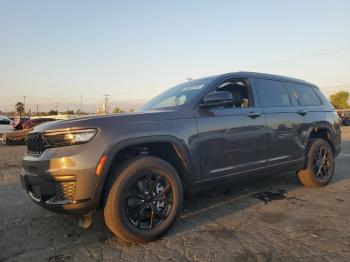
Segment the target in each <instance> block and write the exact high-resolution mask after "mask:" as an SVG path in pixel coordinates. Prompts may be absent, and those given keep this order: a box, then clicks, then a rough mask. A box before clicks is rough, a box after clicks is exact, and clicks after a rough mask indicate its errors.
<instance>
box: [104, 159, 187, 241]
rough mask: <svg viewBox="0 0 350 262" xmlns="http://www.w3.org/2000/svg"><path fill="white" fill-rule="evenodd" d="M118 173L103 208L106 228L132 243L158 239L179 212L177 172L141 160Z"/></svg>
mask: <svg viewBox="0 0 350 262" xmlns="http://www.w3.org/2000/svg"><path fill="white" fill-rule="evenodd" d="M117 172H118V173H117V174H111V175H114V180H113V181H112V184H111V186H110V190H109V192H108V196H107V201H106V204H105V207H104V219H105V222H106V225H107V227H108V228H109V229H110V231H112V232H113V233H114V234H115V235H116V236H118V237H120V238H122V239H124V240H126V241H128V242H131V243H139V244H141V243H147V242H150V241H153V240H156V239H158V238H159V237H160V236H161V235H163V234H164V233H165V232H166V231H167V230H168V229H169V228H170V226H171V225H172V224H173V223H174V222H175V220H176V218H177V217H178V215H179V213H180V211H181V210H182V201H183V189H182V184H181V180H180V178H179V176H178V174H177V172H176V170H175V169H174V168H173V167H172V166H171V165H170V164H169V163H168V162H166V161H164V160H162V159H160V158H157V157H152V156H142V157H138V158H136V159H134V160H131V161H129V162H127V163H125V164H124V165H123V167H122V168H121V169H119V171H117ZM149 179H150V180H149ZM148 192H149V193H148ZM151 192H156V193H155V194H153V193H151ZM162 194H163V196H161V195H162ZM160 198H161V199H162V200H159V199H160ZM130 206H132V207H133V208H131V207H130ZM134 210H137V211H136V212H135V211H134ZM163 217H164V219H163V220H162V219H161V218H163ZM157 219H158V220H157ZM152 224H153V226H152Z"/></svg>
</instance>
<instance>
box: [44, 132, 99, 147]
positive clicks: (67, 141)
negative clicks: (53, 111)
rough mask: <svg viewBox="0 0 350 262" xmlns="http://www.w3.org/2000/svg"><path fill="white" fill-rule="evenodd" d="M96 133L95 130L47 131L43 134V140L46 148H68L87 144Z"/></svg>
mask: <svg viewBox="0 0 350 262" xmlns="http://www.w3.org/2000/svg"><path fill="white" fill-rule="evenodd" d="M96 133H97V130H96V129H79V130H62V131H60V130H57V131H48V132H45V133H44V139H46V141H47V145H48V146H68V145H75V144H83V143H86V142H89V141H90V140H91V139H92V138H93V137H94V136H95V135H96Z"/></svg>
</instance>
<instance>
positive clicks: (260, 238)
mask: <svg viewBox="0 0 350 262" xmlns="http://www.w3.org/2000/svg"><path fill="white" fill-rule="evenodd" d="M24 152H25V147H24V146H11V147H8V146H0V261H96V260H111V261H112V260H113V261H141V260H145V261H161V260H175V261H187V260H190V261H221V262H223V261H350V208H349V203H350V164H349V161H350V128H349V127H346V128H345V127H344V128H343V151H342V152H341V155H340V156H339V157H338V158H337V160H336V172H335V176H334V179H333V181H332V183H331V184H330V185H329V186H327V187H325V188H321V189H308V188H305V187H303V186H301V185H300V184H299V183H298V181H297V179H296V177H295V175H294V174H279V175H277V176H271V177H261V178H259V179H256V180H254V181H253V180H251V181H246V182H244V183H240V184H236V185H234V186H233V187H232V189H231V191H230V192H225V193H224V192H218V193H216V194H205V195H200V196H197V197H195V198H191V199H186V200H185V208H184V212H183V213H182V215H181V217H180V219H179V220H178V221H177V222H176V224H175V225H174V226H173V227H172V229H171V230H170V232H169V233H168V234H167V235H166V236H165V237H164V238H162V239H161V240H159V241H156V242H153V243H150V244H147V245H130V244H128V243H126V242H123V241H122V240H120V239H118V238H116V237H115V236H113V235H112V234H111V233H110V232H109V231H108V230H107V228H106V226H105V225H104V222H103V218H102V216H101V214H100V213H96V214H95V215H94V225H93V227H92V228H90V229H88V230H84V229H82V228H80V227H78V225H77V218H76V217H74V216H68V215H66V216H64V215H59V214H55V213H52V212H49V211H46V210H44V209H42V208H40V207H38V206H37V205H36V204H34V203H33V202H32V201H31V200H30V199H29V197H28V196H27V194H26V193H25V192H24V191H23V189H22V188H21V186H20V183H19V180H18V173H19V169H20V159H21V157H22V156H23V154H24ZM264 192H265V193H266V192H269V193H268V194H263V193H264Z"/></svg>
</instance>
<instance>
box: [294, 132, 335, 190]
mask: <svg viewBox="0 0 350 262" xmlns="http://www.w3.org/2000/svg"><path fill="white" fill-rule="evenodd" d="M333 173H334V152H333V149H332V148H331V146H330V145H329V143H328V142H327V141H326V140H324V139H320V138H316V139H311V140H310V142H309V146H308V151H307V155H306V168H305V169H303V170H300V171H299V172H298V177H299V180H300V181H301V183H303V184H304V185H305V186H307V187H322V186H326V185H327V184H328V183H329V182H330V181H331V179H332V177H333Z"/></svg>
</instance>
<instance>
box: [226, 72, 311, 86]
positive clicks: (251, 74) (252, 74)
mask: <svg viewBox="0 0 350 262" xmlns="http://www.w3.org/2000/svg"><path fill="white" fill-rule="evenodd" d="M230 76H239V77H256V78H272V79H278V80H282V81H290V82H297V83H301V84H308V85H312V86H315V85H314V84H312V83H309V82H306V81H304V80H301V79H297V78H293V77H288V76H280V75H273V74H265V73H257V72H246V71H240V72H233V73H226V74H222V75H220V77H230Z"/></svg>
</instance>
